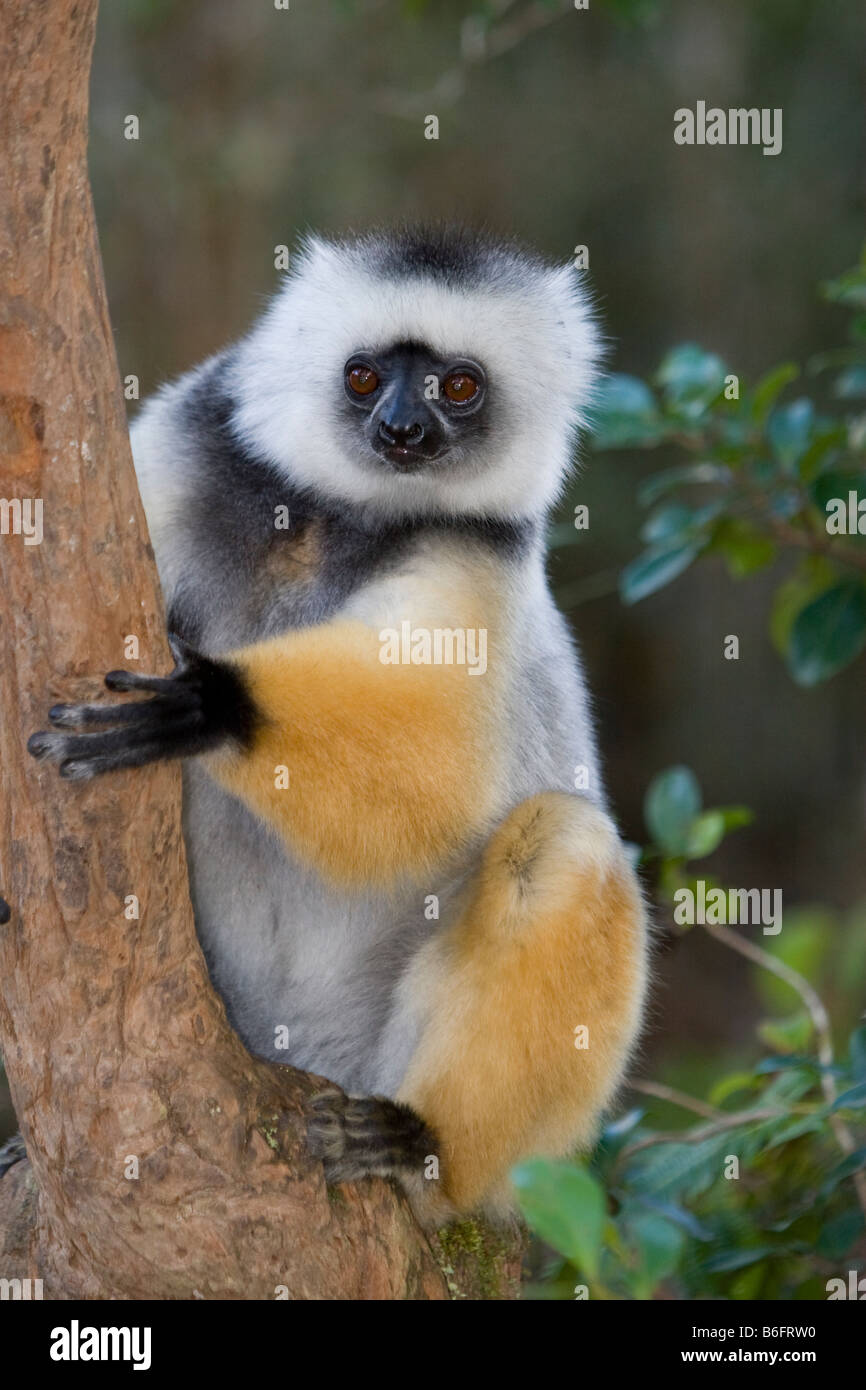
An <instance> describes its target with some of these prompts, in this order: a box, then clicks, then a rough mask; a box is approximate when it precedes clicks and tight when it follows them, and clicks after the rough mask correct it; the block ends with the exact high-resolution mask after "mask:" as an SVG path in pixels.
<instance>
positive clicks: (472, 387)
mask: <svg viewBox="0 0 866 1390" xmlns="http://www.w3.org/2000/svg"><path fill="white" fill-rule="evenodd" d="M444 390H445V395H446V396H447V397H448V399H449V401H456V402H457V404H458V405H465V403H466V401H471V400H472V397H473V396H475V395H477V394H478V382H477V381H476V380H475V377H474V376H470V375H469V373H468V372H454V373H452V375H451V376H446V378H445V382H444Z"/></svg>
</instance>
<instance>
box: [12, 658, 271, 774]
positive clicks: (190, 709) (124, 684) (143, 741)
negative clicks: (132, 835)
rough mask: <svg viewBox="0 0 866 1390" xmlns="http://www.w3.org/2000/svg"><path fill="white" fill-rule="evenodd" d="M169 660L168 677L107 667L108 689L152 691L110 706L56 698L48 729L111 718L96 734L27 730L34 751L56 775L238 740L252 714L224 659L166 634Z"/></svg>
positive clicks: (101, 769)
mask: <svg viewBox="0 0 866 1390" xmlns="http://www.w3.org/2000/svg"><path fill="white" fill-rule="evenodd" d="M169 644H170V646H171V651H172V655H173V657H174V659H175V667H174V670H173V671H172V672H171V675H169V676H142V675H137V674H136V673H135V672H133V671H109V673H108V675H107V676H106V677H105V684H106V686H107V687H108V689H109V690H118V691H128V690H142V691H146V692H147V693H148V694H149V695H151V696H152V698H151V699H149V700H139V701H134V702H130V703H126V704H117V705H55V706H54V707H53V708H52V709H51V710H49V712H48V718H49V719H50V720H51V723H52V724H53V725H54V727H55V729H77V730H80V729H85V728H88V727H89V726H91V725H116V726H118V727H116V728H113V729H111V730H108V731H105V732H102V733H96V734H84V733H72V734H66V733H51V732H47V731H40V732H39V733H35V734H31V736H30V738H29V740H28V743H27V749H28V752H30V753H31V754H32V755H33V757H34V758H39V759H40V760H47V761H50V762H55V763H59V765H60V776H61V777H66V778H69V779H71V780H74V781H84V780H86V779H88V778H90V777H97V776H98V775H99V774H100V773H103V772H113V771H114V770H115V769H117V768H124V767H142V766H143V765H144V764H145V763H153V762H158V761H159V760H160V759H163V758H188V757H192V756H194V755H195V754H196V753H205V752H209V751H210V750H212V749H214V748H217V747H219V745H220V744H222V743H225V742H226V741H227V740H229V739H237V740H239V741H241V742H244V741H246V740H247V739H248V737H249V735H250V733H251V732H252V729H253V726H254V724H255V719H256V714H255V709H254V707H253V704H252V701H251V699H250V697H249V695H248V694H247V691H246V689H245V686H244V684H243V681H242V679H241V677H240V675H239V674H238V673H237V672H236V671H235V670H234V669H233V667H232V666H231V665H230V664H229V663H228V662H222V661H212V660H210V659H209V658H208V657H205V656H201V655H200V654H199V653H198V652H196V651H193V649H192V647H190V646H188V645H187V644H186V642H184V641H182V639H181V638H179V637H177V636H175V635H173V634H172V635H170V636H169Z"/></svg>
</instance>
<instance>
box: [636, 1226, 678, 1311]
mask: <svg viewBox="0 0 866 1390" xmlns="http://www.w3.org/2000/svg"><path fill="white" fill-rule="evenodd" d="M627 1229H628V1233H629V1235H630V1236H631V1239H632V1241H633V1242H634V1244H635V1245H636V1247H637V1256H638V1272H637V1281H636V1282H637V1288H638V1291H639V1295H640V1296H642V1297H643V1298H649V1297H650V1296H651V1294H652V1291H653V1289H654V1288H655V1287H656V1285H657V1284H658V1283H660V1281H661V1280H662V1279H664V1278H665V1277H666V1276H667V1275H669V1274H672V1273H673V1272H674V1270H675V1269H676V1267H677V1265H678V1264H679V1259H680V1255H681V1253H682V1249H683V1245H684V1243H685V1239H684V1236H683V1233H682V1231H681V1230H678V1228H677V1227H676V1226H675V1225H674V1224H673V1223H672V1222H671V1221H667V1220H666V1219H665V1218H664V1217H663V1216H661V1215H658V1214H656V1213H655V1212H651V1211H645V1212H641V1213H640V1214H639V1215H637V1216H632V1217H630V1218H629V1220H628V1222H627Z"/></svg>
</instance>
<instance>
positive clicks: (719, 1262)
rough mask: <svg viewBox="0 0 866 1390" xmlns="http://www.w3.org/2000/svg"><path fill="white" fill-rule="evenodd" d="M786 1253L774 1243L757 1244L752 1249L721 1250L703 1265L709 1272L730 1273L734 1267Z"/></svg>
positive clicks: (737, 1267)
mask: <svg viewBox="0 0 866 1390" xmlns="http://www.w3.org/2000/svg"><path fill="white" fill-rule="evenodd" d="M784 1254H787V1251H785V1250H777V1249H776V1248H775V1247H774V1246H772V1245H756V1246H755V1247H754V1248H753V1249H751V1250H720V1251H719V1253H718V1254H717V1255H711V1256H710V1258H709V1259H708V1260H704V1263H703V1266H702V1267H703V1269H704V1270H705V1272H706V1273H707V1274H729V1273H730V1272H731V1271H732V1270H734V1269H745V1268H746V1266H747V1265H753V1264H755V1263H756V1262H757V1261H758V1260H766V1259H767V1257H768V1256H772V1255H784Z"/></svg>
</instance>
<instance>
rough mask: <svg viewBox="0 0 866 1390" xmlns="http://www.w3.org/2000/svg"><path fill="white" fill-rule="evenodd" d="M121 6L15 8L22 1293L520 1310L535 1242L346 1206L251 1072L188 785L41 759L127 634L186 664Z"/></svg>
mask: <svg viewBox="0 0 866 1390" xmlns="http://www.w3.org/2000/svg"><path fill="white" fill-rule="evenodd" d="M96 9H97V0H28V3H27V4H26V5H22V4H21V3H20V0H0V66H2V71H3V73H4V82H5V88H6V91H5V98H4V102H3V106H2V113H0V156H2V158H0V210H2V211H0V227H2V232H0V236H2V243H0V256H2V289H0V491H2V496H3V498H4V499H5V500H6V502H10V501H12V502H13V503H14V500H15V499H17V500H19V501H21V502H22V503H25V504H26V503H27V502H28V501H29V502H30V503H31V504H32V503H35V502H36V501H37V500H41V504H42V508H43V512H42V516H43V527H44V537H43V539H42V541H41V544H40V543H35V542H36V535H35V533H34V532H35V527H32V528H31V534H30V535H29V536H27V535H25V534H24V533H23V531H19V533H18V534H16V533H15V517H16V515H17V513H16V510H15V507H14V505H13V506H12V508H7V509H6V510H5V511H4V517H6V521H5V522H4V527H3V529H4V531H6V532H8V533H7V534H3V535H2V536H0V569H2V591H0V641H2V663H0V682H2V687H0V688H2V697H0V698H2V710H3V719H2V729H0V759H2V762H0V766H2V769H3V794H2V800H0V891H2V892H3V894H4V896H5V897H6V899H7V900H8V902H9V904H10V907H11V916H10V919H9V921H8V922H7V923H6V924H5V925H0V1049H2V1053H3V1056H4V1058H5V1061H6V1065H7V1070H8V1074H9V1079H10V1084H11V1087H12V1095H13V1100H14V1103H15V1106H16V1110H17V1113H18V1116H19V1120H20V1124H21V1129H22V1132H23V1134H24V1138H25V1141H26V1145H27V1151H28V1155H29V1163H22V1164H18V1165H16V1166H15V1167H13V1168H12V1169H11V1170H10V1172H9V1173H8V1174H7V1176H6V1177H5V1178H4V1179H3V1180H2V1182H0V1277H7V1278H13V1277H31V1278H35V1277H41V1278H42V1279H43V1283H44V1290H45V1296H46V1297H54V1298H196V1297H203V1298H238V1299H255V1298H273V1297H275V1296H276V1290H277V1289H278V1288H280V1287H281V1286H282V1287H283V1288H284V1289H285V1290H286V1291H287V1295H288V1296H289V1297H291V1298H343V1299H348V1298H396V1299H404V1298H418V1299H427V1298H431V1299H439V1298H447V1297H449V1296H454V1295H455V1294H456V1295H457V1296H460V1295H463V1296H466V1297H488V1298H489V1297H494V1298H496V1297H512V1296H514V1295H515V1292H516V1287H517V1266H518V1265H519V1257H520V1251H519V1241H513V1242H510V1241H503V1242H498V1243H497V1241H496V1240H495V1239H494V1238H493V1237H492V1236H491V1235H490V1233H489V1232H486V1231H483V1230H482V1231H480V1238H479V1228H475V1229H474V1232H473V1233H472V1236H471V1238H467V1239H466V1240H464V1241H462V1242H461V1241H460V1240H456V1241H455V1240H449V1242H448V1244H447V1245H446V1247H444V1248H443V1247H442V1246H440V1245H438V1243H436V1242H434V1243H433V1245H431V1243H429V1242H428V1241H427V1240H426V1238H425V1237H424V1236H423V1234H422V1233H421V1232H420V1231H419V1229H418V1228H417V1226H416V1225H415V1223H414V1221H413V1219H412V1217H411V1214H410V1212H409V1210H408V1207H407V1206H406V1204H405V1202H404V1201H403V1200H402V1198H401V1197H400V1196H399V1195H398V1194H397V1193H396V1192H395V1191H394V1190H392V1188H391V1187H390V1186H389V1185H387V1184H385V1183H382V1182H369V1183H366V1184H364V1185H359V1186H358V1187H355V1188H350V1187H343V1188H339V1189H337V1190H336V1191H334V1192H330V1193H329V1192H328V1191H327V1190H326V1188H325V1186H324V1182H323V1179H322V1173H321V1169H320V1167H319V1165H318V1164H314V1163H312V1162H311V1161H310V1160H309V1159H308V1158H307V1157H306V1155H305V1151H304V1142H303V1133H304V1116H303V1110H304V1102H305V1098H306V1097H307V1096H308V1095H309V1094H310V1092H311V1091H312V1090H313V1089H315V1087H316V1084H317V1083H316V1081H315V1079H313V1078H310V1077H307V1076H304V1075H302V1074H301V1073H298V1072H295V1071H292V1070H291V1069H289V1068H280V1067H275V1066H271V1065H269V1064H266V1063H264V1062H261V1061H258V1060H257V1059H255V1058H253V1057H251V1056H250V1055H249V1054H248V1053H247V1052H246V1050H245V1049H244V1047H243V1046H242V1044H241V1043H240V1041H239V1039H238V1038H237V1037H236V1035H235V1034H234V1033H233V1032H232V1030H231V1029H230V1028H229V1026H228V1024H227V1021H226V1017H225V1013H224V1010H223V1008H222V1005H221V1003H220V1002H219V1000H218V999H217V997H216V995H215V994H214V992H213V990H212V988H211V986H210V982H209V980H208V976H207V972H206V968H205V964H204V960H203V958H202V955H201V951H200V949H199V946H198V943H197V940H196V937H195V933H194V927H193V922H192V914H191V909H190V904H189V896H188V889H187V878H186V865H185V859H184V852H183V843H182V839H181V833H180V817H179V803H180V795H179V775H178V772H177V768H176V767H167V766H163V767H156V768H148V769H143V770H139V771H136V772H133V773H124V774H115V775H113V776H112V777H111V778H109V779H106V780H105V781H100V782H97V783H91V784H87V783H85V784H67V783H63V782H61V781H60V780H59V779H58V777H57V774H56V771H55V770H53V769H52V768H49V767H44V766H42V765H39V764H37V763H36V762H34V761H33V760H32V759H31V758H29V756H28V755H27V753H26V749H25V744H26V739H27V736H28V734H29V733H30V732H32V731H33V730H34V729H36V728H39V727H44V724H45V714H46V710H47V708H48V707H49V706H50V705H51V704H52V703H53V702H54V701H56V700H60V699H63V700H70V699H71V700H76V699H82V698H93V697H94V696H96V697H98V695H99V683H98V681H97V680H96V679H95V677H96V676H97V674H98V673H100V672H103V671H105V670H108V669H110V668H112V667H117V666H119V665H123V664H128V662H127V661H126V660H125V657H124V639H125V638H126V637H127V636H129V635H135V636H137V637H138V639H139V644H140V658H139V659H140V667H141V669H142V670H159V669H164V670H167V669H169V666H170V664H171V663H170V661H169V659H168V656H167V648H166V644H165V641H164V636H163V633H164V626H163V618H162V613H161V609H160V598H159V591H158V585H157V580H156V574H155V570H154V565H153V557H152V552H151V549H150V545H149V543H148V539H147V529H146V525H145V521H144V516H143V513H142V510H141V506H140V502H139V499H138V494H137V490H136V485H135V478H134V474H133V471H132V465H131V459H130V454H129V446H128V440H127V432H126V422H125V418H124V410H123V401H122V395H121V390H120V383H119V380H118V374H117V367H116V363H115V357H114V348H113V343H112V338H111V330H110V326H109V321H108V314H107V308H106V302H105V293H104V287H103V278H102V268H101V263H100V258H99V250H98V244H97V239H96V232H95V229H94V224H93V217H92V209H91V202H90V191H89V185H88V179H87V168H86V143H87V84H88V74H89V66H90V54H91V48H92V42H93V32H94V26H95V19H96ZM28 515H29V519H30V521H31V522H33V521H34V519H35V518H36V516H37V515H38V509H37V508H32V509H31V510H30V511H29V513H28V510H27V507H26V505H25V507H24V511H23V516H24V518H25V527H24V529H27V527H26V518H27V517H28ZM10 528H11V529H10ZM29 542H33V543H29ZM130 895H135V896H136V897H137V898H138V899H139V901H140V917H139V919H138V920H135V919H133V920H127V917H126V915H125V904H126V902H127V899H128V898H129V897H130ZM136 1161H137V1165H136ZM136 1166H137V1171H138V1176H137V1177H135V1176H131V1174H134V1173H135V1171H136ZM434 1247H435V1249H434ZM481 1247H483V1249H482V1248H481Z"/></svg>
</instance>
